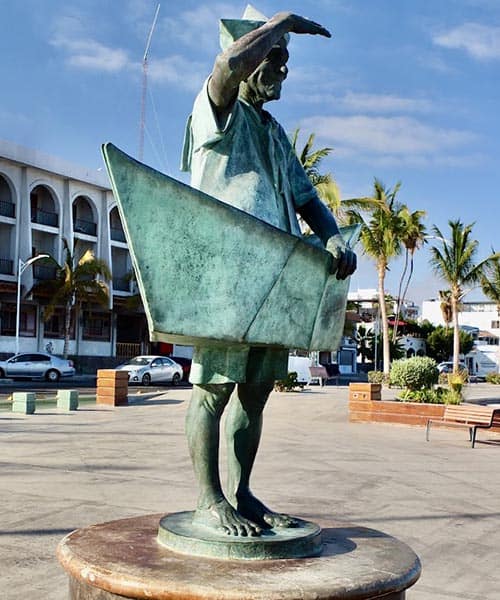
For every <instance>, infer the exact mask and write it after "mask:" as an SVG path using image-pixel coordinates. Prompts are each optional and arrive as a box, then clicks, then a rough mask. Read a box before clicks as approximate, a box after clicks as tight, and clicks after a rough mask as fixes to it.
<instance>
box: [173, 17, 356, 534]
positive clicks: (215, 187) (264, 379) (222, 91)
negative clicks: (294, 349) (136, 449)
mask: <svg viewBox="0 0 500 600" xmlns="http://www.w3.org/2000/svg"><path fill="white" fill-rule="evenodd" d="M290 33H297V34H311V35H321V36H325V37H330V33H329V32H328V31H327V30H326V29H325V28H323V27H322V26H321V25H319V24H317V23H314V22H313V21H310V20H308V19H305V18H303V17H300V16H298V15H295V14H291V13H284V12H283V13H278V14H276V15H275V16H274V17H272V18H271V19H269V20H268V19H266V18H265V17H263V16H262V15H260V14H259V13H257V12H256V11H255V9H253V8H252V7H248V8H247V10H246V11H245V14H244V18H243V19H242V20H223V21H221V46H222V52H221V53H220V54H219V55H218V56H217V58H216V60H215V65H214V68H213V71H212V73H211V75H210V77H209V78H208V79H207V81H206V82H205V85H204V86H203V89H202V90H201V92H200V93H199V95H198V97H197V98H196V100H195V103H194V108H193V112H192V115H191V116H190V118H189V121H188V124H187V128H186V139H185V144H184V152H183V167H184V169H185V170H189V171H190V172H191V176H192V180H191V182H192V185H193V187H196V188H198V189H200V190H202V191H204V192H206V193H208V194H210V195H212V196H214V197H216V198H218V199H220V200H222V201H224V202H227V203H228V204H232V205H233V206H236V207H237V208H240V209H242V210H244V211H245V212H247V213H250V214H252V215H254V216H256V217H258V218H259V219H262V220H263V221H266V222H268V223H270V224H272V225H274V226H276V227H278V228H280V229H282V230H284V231H287V232H290V233H293V234H296V235H300V228H299V225H298V221H297V217H296V213H298V214H299V215H300V216H301V217H302V218H303V219H304V220H305V221H306V222H307V223H308V225H309V226H310V227H311V229H312V230H313V231H314V232H315V234H316V235H317V236H318V237H319V238H320V240H321V242H322V243H323V245H324V246H325V248H326V249H327V250H328V251H329V252H330V253H331V255H332V261H331V272H332V273H336V276H337V278H338V279H345V278H346V277H348V276H349V275H350V274H352V273H353V272H354V270H355V268H356V255H355V254H354V253H353V252H352V251H351V250H350V249H349V248H347V247H346V245H345V243H344V241H343V239H342V237H341V235H340V233H339V229H338V227H337V224H336V222H335V219H334V218H333V216H332V214H331V213H330V212H329V211H328V210H327V209H326V207H325V206H324V205H323V203H322V202H321V201H320V200H319V198H318V196H317V193H316V191H315V189H314V188H313V186H312V185H311V183H310V181H309V179H308V178H307V175H306V174H305V172H304V170H303V168H302V166H301V165H300V163H299V161H298V159H297V157H296V155H295V153H294V151H293V149H292V148H291V145H290V142H289V140H288V138H287V136H286V134H285V132H284V130H283V129H282V128H281V126H280V125H279V124H278V123H277V122H276V121H275V120H274V118H273V117H272V116H271V115H270V114H269V113H268V112H267V111H265V110H264V109H263V105H264V103H265V102H269V101H271V100H277V99H279V97H280V95H281V86H282V83H283V81H284V80H285V78H286V76H287V66H286V63H287V60H288V50H287V44H288V40H289V34H290ZM221 235H223V232H221ZM291 301H292V300H291ZM287 360H288V353H287V351H286V350H283V349H282V348H273V347H272V346H263V347H253V346H249V345H241V344H238V345H236V344H232V345H231V344H228V345H227V346H224V345H221V344H217V345H216V344H214V345H211V344H209V343H207V344H204V345H200V346H197V347H195V352H194V356H193V366H192V371H191V382H192V383H193V394H192V398H191V402H190V406H189V410H188V414H187V419H186V432H187V438H188V443H189V448H190V454H191V458H192V461H193V465H194V471H195V474H196V477H197V479H198V482H199V486H200V495H199V499H198V505H197V509H196V511H195V516H194V522H195V523H197V524H200V525H203V526H208V527H210V528H213V529H215V530H217V531H220V532H223V533H226V534H228V535H231V536H258V535H260V534H261V533H262V531H263V530H264V529H269V528H274V527H294V526H295V525H296V521H295V519H294V518H293V517H290V516H288V515H285V514H280V513H276V512H273V511H272V510H270V509H269V508H267V507H266V506H265V505H264V504H263V503H262V502H261V501H260V500H258V499H257V498H256V497H255V496H254V495H253V494H252V492H251V491H250V474H251V471H252V467H253V464H254V460H255V457H256V453H257V449H258V446H259V441H260V436H261V430H262V411H263V409H264V406H265V404H266V401H267V399H268V396H269V394H270V392H271V390H272V388H273V383H274V381H275V380H276V379H282V378H283V377H284V376H286V373H287ZM230 398H231V402H230V405H229V407H228V410H227V418H226V425H225V429H226V435H227V443H228V461H229V468H228V472H229V477H228V492H227V494H226V495H225V494H224V492H223V489H222V485H221V480H220V475H219V441H220V439H219V438H220V419H221V416H222V413H223V411H224V409H225V408H226V406H227V405H228V403H229V400H230Z"/></svg>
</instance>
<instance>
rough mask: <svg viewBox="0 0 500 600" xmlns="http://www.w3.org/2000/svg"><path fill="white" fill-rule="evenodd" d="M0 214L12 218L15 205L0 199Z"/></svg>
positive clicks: (14, 214) (14, 212)
mask: <svg viewBox="0 0 500 600" xmlns="http://www.w3.org/2000/svg"><path fill="white" fill-rule="evenodd" d="M0 215H2V216H3V217H11V218H12V219H14V218H15V216H16V205H15V204H14V203H13V202H6V201H5V200H0Z"/></svg>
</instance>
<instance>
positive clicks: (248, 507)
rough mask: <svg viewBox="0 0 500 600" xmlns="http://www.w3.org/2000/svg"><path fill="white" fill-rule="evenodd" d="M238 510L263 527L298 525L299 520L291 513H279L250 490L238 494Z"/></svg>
mask: <svg viewBox="0 0 500 600" xmlns="http://www.w3.org/2000/svg"><path fill="white" fill-rule="evenodd" d="M237 505H238V512H239V513H240V514H241V515H243V516H244V517H246V518H247V519H250V521H252V522H254V523H257V524H258V525H260V526H261V527H262V528H263V529H273V528H274V527H285V528H288V527H298V526H299V522H298V521H297V519H294V518H293V517H291V516H290V515H286V514H283V513H277V512H274V511H272V510H270V509H269V508H267V506H265V505H264V504H263V503H262V502H261V501H260V500H259V499H258V498H256V497H255V496H254V495H253V494H251V493H250V492H248V493H246V494H239V495H238V502H237Z"/></svg>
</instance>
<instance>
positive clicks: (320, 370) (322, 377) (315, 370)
mask: <svg viewBox="0 0 500 600" xmlns="http://www.w3.org/2000/svg"><path fill="white" fill-rule="evenodd" d="M309 372H310V373H311V379H310V380H309V383H311V381H313V380H314V379H316V380H317V381H318V383H319V384H320V385H321V387H323V386H324V385H325V382H327V381H332V380H334V381H335V382H336V383H337V384H338V382H339V376H340V373H338V374H337V375H328V371H327V370H326V367H324V366H323V365H319V367H309Z"/></svg>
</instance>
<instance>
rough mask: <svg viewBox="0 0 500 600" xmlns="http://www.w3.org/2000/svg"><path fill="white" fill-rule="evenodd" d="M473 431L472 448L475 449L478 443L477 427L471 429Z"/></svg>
mask: <svg viewBox="0 0 500 600" xmlns="http://www.w3.org/2000/svg"><path fill="white" fill-rule="evenodd" d="M470 431H471V434H472V435H471V442H472V447H473V448H474V445H475V443H476V433H477V427H471V429H470Z"/></svg>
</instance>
